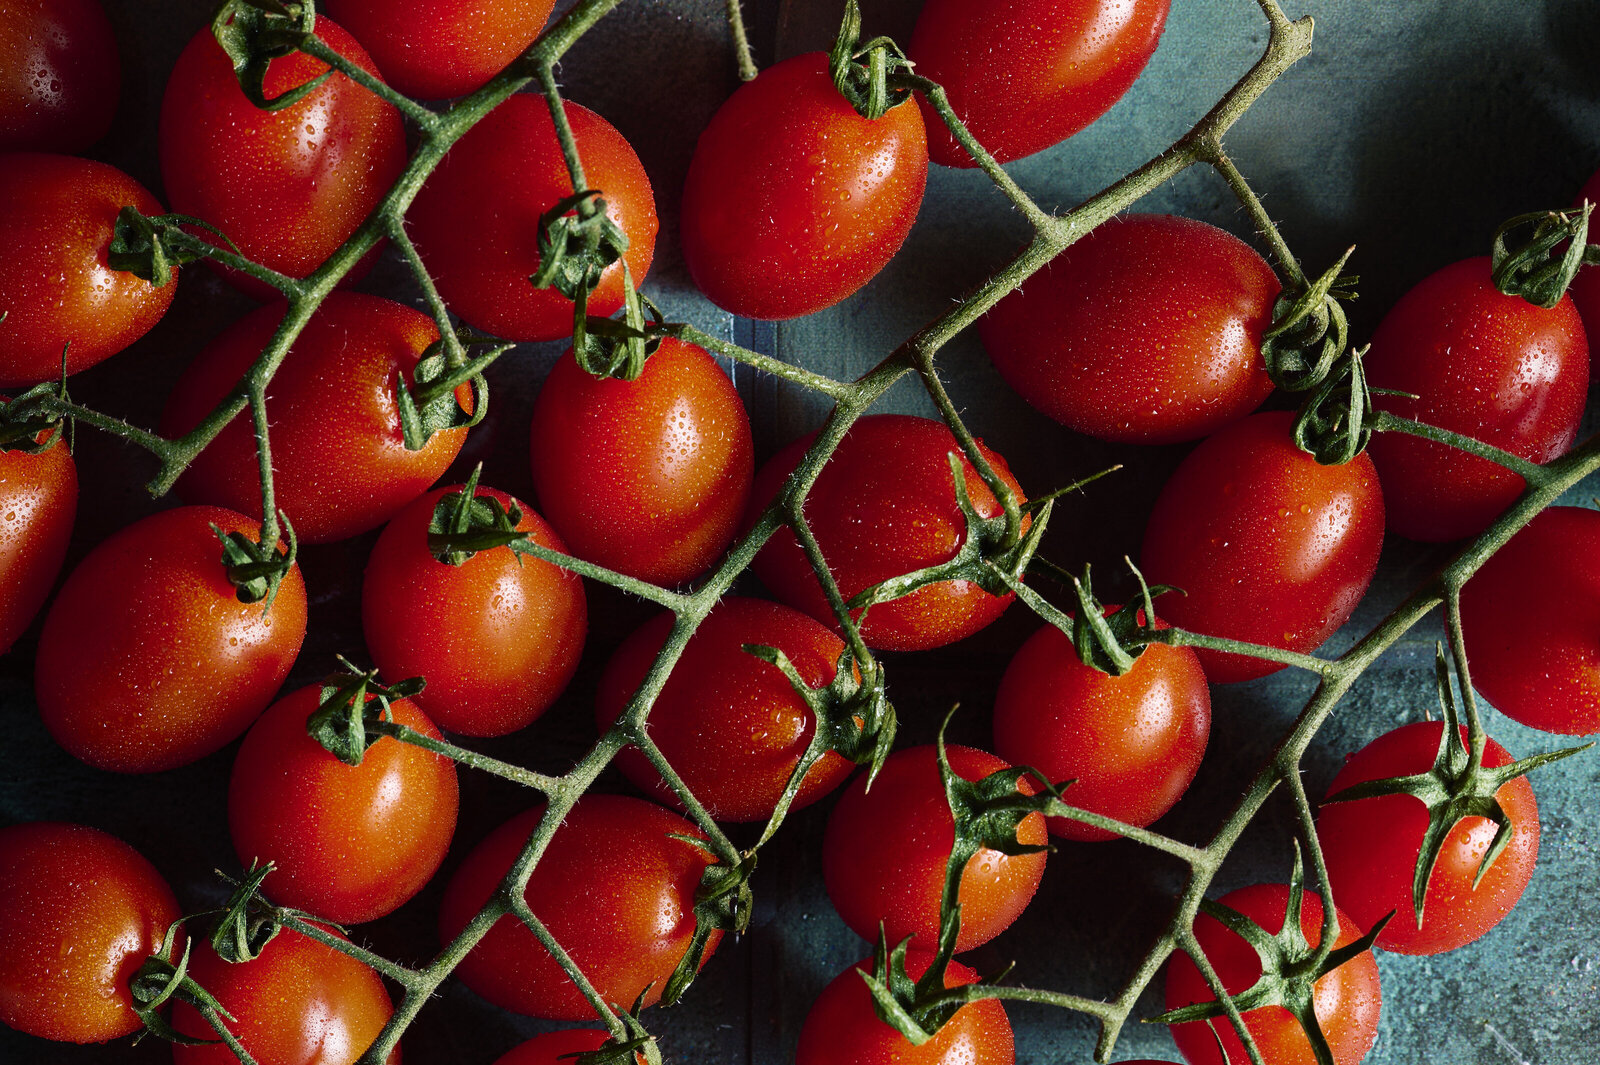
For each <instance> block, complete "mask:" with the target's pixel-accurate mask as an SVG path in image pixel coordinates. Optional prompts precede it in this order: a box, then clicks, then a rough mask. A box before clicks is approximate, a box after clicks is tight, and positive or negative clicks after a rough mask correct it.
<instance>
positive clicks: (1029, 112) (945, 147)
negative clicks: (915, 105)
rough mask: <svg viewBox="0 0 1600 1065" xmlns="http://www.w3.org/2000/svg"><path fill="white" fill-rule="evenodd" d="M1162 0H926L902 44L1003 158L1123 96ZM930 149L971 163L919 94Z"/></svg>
mask: <svg viewBox="0 0 1600 1065" xmlns="http://www.w3.org/2000/svg"><path fill="white" fill-rule="evenodd" d="M1168 6H1169V0H1131V2H1129V0H997V2H991V3H986V4H972V3H967V2H964V0H928V2H927V3H925V4H923V5H922V14H921V15H920V16H918V18H917V25H916V28H915V29H913V30H912V31H911V43H910V44H909V45H907V47H906V51H907V53H908V54H909V55H910V56H911V58H912V60H914V61H915V62H916V64H917V73H918V74H921V75H922V76H924V77H927V78H931V79H933V80H934V81H936V82H938V83H939V84H940V85H943V86H944V90H945V95H946V96H948V97H949V99H950V105H951V107H952V108H954V110H955V112H956V115H957V116H958V117H959V118H960V119H961V120H962V121H963V122H964V123H966V126H967V128H968V129H969V130H971V131H972V134H973V135H974V136H975V137H977V138H978V143H979V144H981V145H983V147H984V148H985V149H986V150H987V151H988V152H989V153H990V154H992V155H993V156H994V157H995V158H996V159H998V160H999V161H1000V162H1002V163H1004V162H1009V161H1010V160H1012V159H1020V158H1022V157H1023V156H1025V155H1032V154H1033V153H1034V152H1037V151H1040V150H1042V149H1045V148H1048V147H1050V146H1051V145H1052V144H1055V143H1056V142H1058V141H1061V140H1065V139H1066V138H1067V137H1070V136H1072V135H1073V134H1074V133H1076V132H1078V131H1079V130H1080V129H1082V128H1083V127H1085V126H1087V125H1088V124H1089V123H1091V122H1093V121H1094V120H1095V119H1097V118H1099V117H1100V116H1101V115H1103V114H1105V112H1106V111H1107V110H1108V109H1110V107H1111V105H1112V104H1114V103H1116V102H1117V101H1118V100H1120V99H1121V98H1122V95H1123V94H1124V93H1126V92H1127V91H1128V89H1129V87H1131V86H1132V85H1133V83H1134V81H1135V80H1137V79H1138V77H1139V72H1140V71H1142V70H1144V67H1145V64H1146V63H1147V62H1149V61H1150V56H1151V55H1152V54H1153V53H1154V52H1155V50H1156V44H1157V43H1158V42H1159V41H1160V40H1161V31H1162V29H1163V28H1165V26H1166V22H1167V8H1168ZM922 106H923V114H924V116H925V117H926V118H927V121H928V126H929V127H930V129H932V131H933V132H932V133H931V134H930V135H929V137H928V154H929V155H930V156H932V157H933V161H934V162H936V163H942V164H943V165H945V166H960V167H970V166H975V165H976V164H975V163H974V162H973V161H972V157H971V156H969V155H968V154H967V153H966V150H965V149H963V148H962V147H961V145H960V144H959V143H957V141H956V139H955V138H954V137H952V136H951V135H950V133H949V131H948V129H946V127H945V125H944V121H943V120H942V119H940V118H939V116H938V113H937V112H936V111H934V109H933V108H932V107H931V106H929V105H928V104H927V103H926V101H922Z"/></svg>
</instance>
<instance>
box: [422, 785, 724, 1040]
mask: <svg viewBox="0 0 1600 1065" xmlns="http://www.w3.org/2000/svg"><path fill="white" fill-rule="evenodd" d="M543 814H544V808H543V807H539V808H536V809H533V810H529V811H527V812H526V813H522V814H518V815H517V816H516V817H513V818H512V819H511V820H509V821H507V822H506V823H505V824H503V825H501V826H500V827H499V828H497V829H495V831H494V832H492V833H490V835H489V837H488V838H487V839H485V840H484V841H483V842H482V843H480V844H478V846H477V847H476V848H475V849H474V850H473V851H472V852H471V853H470V854H468V855H467V858H466V860H465V861H464V862H462V863H461V867H460V868H459V869H457V870H456V873H455V876H454V877H453V878H452V879H451V881H450V884H449V886H448V887H447V888H446V889H445V894H444V900H443V902H442V903H441V904H440V910H439V931H440V937H441V938H442V939H444V940H446V941H449V940H451V939H453V938H454V937H455V936H456V935H457V934H458V933H460V931H461V929H462V928H464V927H465V926H466V924H467V921H469V920H470V919H471V918H472V917H473V915H474V914H476V913H477V912H478V911H479V910H480V909H481V908H482V907H483V905H484V903H485V902H487V901H488V899H489V895H490V893H491V892H492V891H494V889H495V887H496V886H497V885H498V884H499V883H500V880H501V878H502V877H504V876H505V874H506V871H507V870H509V869H510V868H511V864H512V862H513V861H514V860H515V859H516V856H517V854H518V853H519V852H520V851H521V850H522V847H523V844H524V843H526V842H527V839H528V837H529V835H531V834H532V832H533V830H534V829H535V828H536V827H537V826H538V823H539V819H540V817H541V816H543ZM673 835H686V836H701V833H700V831H699V830H698V829H696V828H695V827H694V826H693V825H692V824H690V823H689V822H688V821H685V820H684V819H683V818H681V817H679V816H678V815H677V814H675V813H673V812H672V811H670V810H667V809H665V808H663V807H660V806H657V805H655V804H654V803H649V802H645V801H643V800H642V799H630V798H627V797H624V796H621V795H602V794H598V793H593V792H591V793H589V794H587V795H585V796H584V797H583V798H582V799H580V800H579V801H578V803H577V805H576V806H574V807H573V808H572V810H571V811H570V812H569V813H568V814H567V817H566V820H564V821H563V822H562V824H561V828H560V829H559V830H557V832H556V833H555V835H554V837H552V838H551V840H550V845H549V847H547V848H546V850H545V852H544V855H543V856H542V857H541V858H540V860H539V864H538V865H536V866H535V867H534V869H533V874H532V876H531V877H530V878H529V880H528V889H527V900H528V905H529V907H530V908H532V910H533V912H534V915H535V916H536V917H538V918H539V920H541V921H542V922H544V925H545V927H546V928H548V929H549V930H550V933H551V934H552V935H554V936H555V938H556V941H557V942H558V943H560V944H561V945H562V947H563V948H565V949H566V951H567V953H568V954H569V955H570V956H571V957H572V959H573V961H575V962H576V963H577V964H578V967H579V968H580V969H582V970H583V972H584V975H585V976H587V977H588V978H589V980H590V982H591V983H593V984H594V986H595V988H596V989H597V990H598V991H599V992H600V994H601V995H602V996H604V998H605V1000H606V1001H607V1002H619V1003H620V1002H626V1003H628V1004H629V1006H632V1004H633V1002H634V1000H635V999H636V998H638V997H639V995H640V993H641V992H644V991H645V988H646V985H649V991H648V993H646V994H645V996H644V1005H646V1006H653V1005H655V1003H656V1002H658V1001H660V998H661V991H662V988H663V987H664V986H665V985H666V982H667V978H668V977H669V976H670V975H671V974H672V970H673V969H674V968H676V967H677V965H678V962H679V961H681V960H682V958H683V956H684V953H685V952H686V951H687V950H688V948H689V941H690V939H691V938H692V937H693V935H694V925H695V919H694V913H693V910H694V901H695V890H696V888H698V886H699V884H700V877H701V875H702V874H703V873H704V872H705V868H706V866H707V865H709V864H710V863H711V860H712V859H711V855H710V853H709V852H707V851H704V850H701V849H700V848H699V847H696V846H695V845H694V844H691V843H688V842H685V841H684V840H681V839H674V838H672V836H673ZM721 938H722V933H720V932H713V933H712V935H711V941H710V946H709V947H708V949H707V951H706V957H707V958H709V957H710V956H711V952H712V951H714V950H715V949H716V946H717V944H718V943H719V942H720V941H721ZM456 975H457V976H459V977H460V978H461V981H462V983H464V984H466V985H467V986H468V987H470V988H471V989H472V990H474V991H476V992H477V993H478V994H480V995H482V996H483V997H484V998H486V999H488V1000H489V1001H490V1002H492V1003H494V1004H495V1005H497V1006H501V1007H504V1008H505V1009H509V1010H514V1011H516V1012H518V1013H525V1014H528V1015H530V1016H534V1017H547V1018H550V1019H553V1020H571V1021H581V1020H590V1019H592V1018H593V1017H594V1010H593V1009H592V1008H591V1007H590V1005H589V1003H588V1000H586V999H585V998H584V997H583V995H581V994H580V993H579V992H578V989H577V987H576V986H574V984H573V983H572V981H571V980H570V979H568V978H567V975H566V973H565V972H563V971H562V970H561V968H560V966H558V965H557V964H556V963H555V961H554V960H553V959H552V958H551V957H550V955H549V953H548V952H546V951H545V949H544V948H543V947H542V946H541V945H540V944H539V942H538V940H536V939H534V937H533V933H531V932H529V931H528V930H527V929H526V928H525V927H524V926H523V925H522V924H521V922H519V921H518V920H517V919H516V918H515V917H512V916H506V917H502V918H501V919H500V920H499V921H498V922H497V923H496V924H495V926H494V927H493V928H491V929H490V930H489V933H488V935H486V936H484V937H483V939H482V940H480V941H479V943H478V945H477V946H476V947H474V948H473V950H472V952H471V953H470V954H468V955H467V956H466V958H465V959H463V960H462V962H461V965H460V966H459V967H458V968H457V969H456Z"/></svg>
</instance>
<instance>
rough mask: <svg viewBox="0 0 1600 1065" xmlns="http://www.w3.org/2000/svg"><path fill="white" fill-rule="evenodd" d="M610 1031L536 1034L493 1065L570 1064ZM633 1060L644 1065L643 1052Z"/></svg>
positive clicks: (566, 1030) (569, 1030)
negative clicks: (575, 1056) (575, 1057)
mask: <svg viewBox="0 0 1600 1065" xmlns="http://www.w3.org/2000/svg"><path fill="white" fill-rule="evenodd" d="M609 1035H610V1033H608V1032H606V1031H604V1030H603V1029H600V1028H563V1029H561V1030H560V1031H556V1032H545V1033H544V1034H543V1035H536V1036H534V1037H533V1038H532V1039H530V1040H528V1041H527V1042H526V1043H521V1044H519V1045H518V1046H516V1047H514V1048H513V1049H512V1050H510V1051H509V1052H507V1053H505V1054H502V1055H501V1056H500V1057H498V1058H496V1059H495V1062H494V1065H571V1063H572V1059H573V1056H574V1055H576V1054H583V1053H587V1052H588V1051H591V1050H599V1049H600V1048H601V1047H602V1046H604V1045H605V1043H606V1040H607V1039H608V1038H609ZM634 1060H636V1061H637V1062H638V1063H639V1065H644V1055H643V1054H635V1055H634Z"/></svg>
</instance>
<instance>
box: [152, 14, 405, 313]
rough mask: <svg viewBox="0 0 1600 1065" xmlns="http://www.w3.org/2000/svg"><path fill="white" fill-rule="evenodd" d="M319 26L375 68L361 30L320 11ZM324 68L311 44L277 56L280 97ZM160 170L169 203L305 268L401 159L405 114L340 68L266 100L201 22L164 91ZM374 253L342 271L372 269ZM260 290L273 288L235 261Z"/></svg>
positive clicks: (326, 252)
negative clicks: (266, 104) (277, 106)
mask: <svg viewBox="0 0 1600 1065" xmlns="http://www.w3.org/2000/svg"><path fill="white" fill-rule="evenodd" d="M316 35H317V37H318V39H320V40H321V41H323V42H324V43H325V44H327V45H328V47H330V48H332V49H333V50H334V51H336V52H338V53H339V54H340V55H342V56H345V57H346V58H348V59H349V60H350V61H351V62H353V63H355V64H356V65H357V66H359V67H360V68H361V69H363V70H365V71H367V72H368V73H369V74H377V72H378V69H377V67H375V66H373V64H372V59H371V58H370V57H369V56H368V55H367V53H366V51H365V50H364V49H363V48H362V47H361V45H359V44H357V43H356V40H355V38H354V37H351V36H350V34H348V33H346V32H345V31H344V30H343V29H341V28H340V27H339V25H338V24H337V23H335V22H334V21H333V20H332V19H329V18H318V19H317V23H316ZM327 69H328V67H327V64H325V63H323V62H322V61H321V60H318V59H313V58H312V57H311V56H308V55H306V54H305V53H304V52H295V53H293V54H291V55H288V56H284V57H282V58H279V59H274V60H272V62H271V65H270V66H269V67H268V68H267V75H266V82H265V88H264V93H265V95H266V97H267V99H269V100H270V99H273V98H274V97H277V96H280V95H282V94H283V93H286V92H289V91H291V90H293V89H296V88H298V87H299V86H301V85H304V84H306V83H307V82H309V81H311V80H313V79H314V78H316V77H318V76H319V75H321V74H322V73H323V72H325V71H326V70H327ZM160 149H161V178H162V181H163V182H164V183H165V184H166V189H167V196H168V197H169V198H170V200H171V203H172V209H173V210H174V211H176V212H178V213H180V214H187V215H194V216H196V217H198V218H202V219H204V220H205V221H207V222H209V223H211V224H212V225H214V226H216V227H217V228H218V229H220V230H222V232H223V233H225V234H226V235H227V237H228V239H229V240H231V241H233V243H234V244H235V245H236V246H237V247H238V249H239V253H240V254H242V255H243V256H245V257H246V258H248V259H253V260H255V261H256V262H258V263H261V264H263V265H265V266H269V267H271V268H272V269H274V270H277V271H278V272H279V273H284V274H288V275H289V276H291V277H305V276H306V275H307V274H309V273H311V271H312V270H314V269H316V268H317V267H318V266H320V265H321V264H322V262H323V260H325V259H327V258H328V257H329V256H330V255H332V254H333V252H334V250H335V249H336V248H338V247H339V245H341V244H343V243H344V242H345V240H347V239H348V238H349V237H350V235H351V234H352V233H354V232H355V231H356V229H357V227H359V226H360V225H361V223H362V221H363V220H365V218H366V217H367V215H368V214H370V213H371V212H372V210H373V208H375V207H377V206H378V204H379V202H380V201H382V199H383V197H384V196H385V195H386V194H387V193H388V191H389V187H390V186H391V185H393V184H394V183H395V181H396V179H398V178H399V177H400V171H401V170H402V169H403V168H404V166H405V161H406V143H405V131H404V129H403V128H402V126H401V124H400V113H399V112H398V111H396V110H395V109H394V108H393V107H392V106H390V105H389V104H387V103H384V102H383V101H382V100H379V99H378V98H377V97H376V96H374V95H373V94H372V93H370V92H368V91H367V90H366V89H363V88H362V87H361V86H359V85H357V84H356V83H355V82H353V81H351V80H350V79H349V78H347V77H345V76H344V75H343V74H335V75H333V76H332V77H331V78H329V79H328V80H327V81H325V82H323V83H322V84H321V85H319V86H318V87H317V88H316V89H315V90H313V91H312V92H311V93H309V94H308V95H307V96H306V97H304V98H303V99H301V100H299V101H297V102H296V103H295V104H294V105H292V106H290V107H286V108H283V109H282V110H279V111H263V110H261V109H259V108H257V107H256V106H255V105H254V104H252V103H251V102H250V100H249V98H248V97H247V96H245V94H244V91H243V90H242V89H240V88H239V82H238V79H237V78H236V77H235V76H234V72H233V65H232V63H231V61H230V60H229V59H228V56H227V53H225V52H223V50H222V46H221V45H219V44H218V43H217V40H216V38H215V37H214V36H213V35H212V33H211V27H210V26H205V27H203V28H202V29H201V30H200V32H199V33H196V34H195V35H194V38H193V39H192V40H191V41H190V42H189V45H188V47H186V48H185V49H184V50H183V54H181V55H180V56H178V62H177V65H176V66H174V67H173V68H172V76H171V77H170V78H169V79H168V80H167V89H166V95H165V96H163V97H162V100H161V133H160ZM373 258H374V256H373V255H371V254H369V255H368V256H366V257H365V258H364V259H363V261H362V264H361V265H359V266H357V268H356V269H355V270H353V271H352V272H351V273H350V274H349V275H347V278H346V279H347V280H349V281H354V280H355V279H356V278H357V277H358V276H359V275H360V274H362V273H365V271H366V268H367V265H369V264H370V263H371V261H372V259H373ZM218 273H220V274H221V275H222V276H223V277H225V278H227V279H228V280H229V281H230V282H232V283H233V284H235V285H237V286H238V287H239V288H241V289H243V290H244V291H245V292H248V293H250V294H251V295H252V296H255V297H256V298H257V299H266V298H268V297H269V296H271V295H273V294H274V290H273V289H270V288H269V287H268V286H266V285H265V284H263V283H262V282H260V281H256V280H255V279H253V278H250V277H247V276H245V275H242V274H238V273H235V272H233V271H228V270H218Z"/></svg>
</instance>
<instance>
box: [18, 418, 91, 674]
mask: <svg viewBox="0 0 1600 1065" xmlns="http://www.w3.org/2000/svg"><path fill="white" fill-rule="evenodd" d="M3 402H4V398H3V397H0V403H3ZM39 439H41V440H42V439H43V434H41V436H40V438H39ZM77 512H78V466H77V464H76V463H74V462H73V461H72V452H71V451H69V450H68V449H67V441H66V438H65V437H64V436H63V437H62V438H61V439H58V440H57V441H56V442H55V443H54V444H52V445H51V446H50V447H49V448H47V449H45V450H44V451H41V452H40V453H39V454H37V455H30V454H28V453H26V452H24V451H0V654H4V653H5V652H6V651H9V650H10V649H11V645H12V644H13V643H15V642H16V640H17V637H18V636H21V635H22V633H23V630H25V629H26V628H27V627H28V624H29V622H31V621H32V620H33V617H34V615H35V614H37V613H38V612H39V608H40V607H41V606H44V601H45V599H46V598H48V597H49V595H50V589H51V588H52V587H54V586H55V583H56V575H57V574H58V573H60V572H61V563H62V561H63V560H64V559H65V558H66V557H67V542H68V540H69V539H70V538H71V536H72V520H73V518H74V517H75V516H76V515H77Z"/></svg>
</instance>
